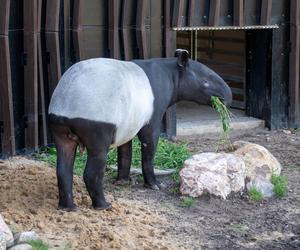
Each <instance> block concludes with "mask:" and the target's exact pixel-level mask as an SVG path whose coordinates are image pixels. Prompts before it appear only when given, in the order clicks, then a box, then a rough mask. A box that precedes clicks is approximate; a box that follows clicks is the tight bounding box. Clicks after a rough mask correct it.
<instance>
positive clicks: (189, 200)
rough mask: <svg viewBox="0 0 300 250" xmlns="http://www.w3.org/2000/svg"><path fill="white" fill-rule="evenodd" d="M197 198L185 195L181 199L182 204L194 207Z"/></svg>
mask: <svg viewBox="0 0 300 250" xmlns="http://www.w3.org/2000/svg"><path fill="white" fill-rule="evenodd" d="M196 202H197V200H196V199H195V198H193V197H184V198H183V199H182V201H181V206H183V207H187V208H190V207H193V206H195V205H196Z"/></svg>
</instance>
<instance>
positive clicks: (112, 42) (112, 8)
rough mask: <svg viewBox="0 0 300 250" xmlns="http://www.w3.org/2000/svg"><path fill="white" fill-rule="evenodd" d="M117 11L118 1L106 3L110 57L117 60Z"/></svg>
mask: <svg viewBox="0 0 300 250" xmlns="http://www.w3.org/2000/svg"><path fill="white" fill-rule="evenodd" d="M119 9H120V0H110V1H109V2H108V13H109V15H108V16H109V18H108V29H109V30H108V46H109V50H110V57H112V58H117V59H119V58H120V40H119Z"/></svg>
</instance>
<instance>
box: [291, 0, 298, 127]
mask: <svg viewBox="0 0 300 250" xmlns="http://www.w3.org/2000/svg"><path fill="white" fill-rule="evenodd" d="M290 22H291V26H290V41H291V51H290V73H289V74H290V79H289V97H290V109H289V120H290V124H291V125H292V124H294V123H296V122H297V121H298V120H299V118H300V117H299V115H300V114H299V112H300V110H299V105H300V104H299V95H300V93H299V83H300V82H299V66H300V63H299V60H300V2H299V0H291V17H290Z"/></svg>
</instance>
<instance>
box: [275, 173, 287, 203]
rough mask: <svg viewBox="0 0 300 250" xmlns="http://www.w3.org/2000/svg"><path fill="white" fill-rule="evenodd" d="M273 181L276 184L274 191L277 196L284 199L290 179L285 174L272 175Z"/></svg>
mask: <svg viewBox="0 0 300 250" xmlns="http://www.w3.org/2000/svg"><path fill="white" fill-rule="evenodd" d="M271 183H272V184H273V185H274V188H273V191H274V193H275V195H276V197H277V198H279V199H282V198H283V197H285V196H286V195H287V187H288V181H287V178H286V177H285V176H280V175H279V176H277V175H274V174H273V175H272V177H271Z"/></svg>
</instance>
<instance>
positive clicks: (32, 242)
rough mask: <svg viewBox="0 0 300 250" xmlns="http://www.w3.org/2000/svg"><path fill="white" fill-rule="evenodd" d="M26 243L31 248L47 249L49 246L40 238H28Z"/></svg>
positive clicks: (36, 249) (35, 249) (37, 249)
mask: <svg viewBox="0 0 300 250" xmlns="http://www.w3.org/2000/svg"><path fill="white" fill-rule="evenodd" d="M27 243H28V244H29V245H30V246H32V248H33V250H48V249H49V246H48V244H46V243H45V242H43V241H42V240H40V239H38V240H29V241H27Z"/></svg>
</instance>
